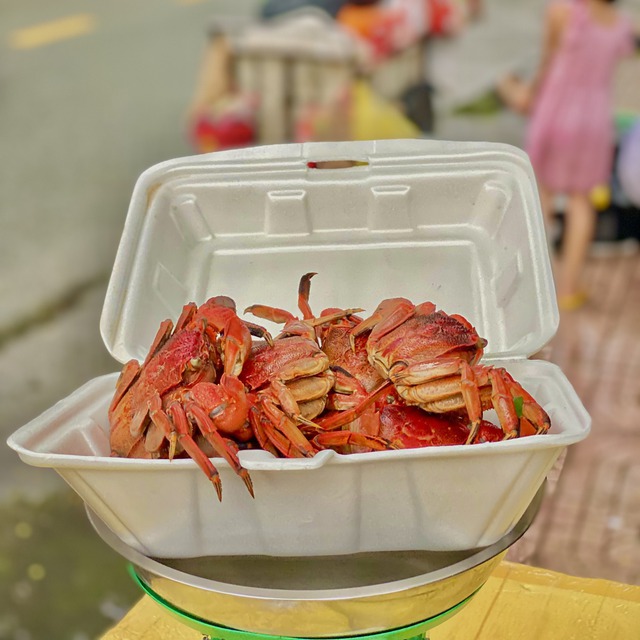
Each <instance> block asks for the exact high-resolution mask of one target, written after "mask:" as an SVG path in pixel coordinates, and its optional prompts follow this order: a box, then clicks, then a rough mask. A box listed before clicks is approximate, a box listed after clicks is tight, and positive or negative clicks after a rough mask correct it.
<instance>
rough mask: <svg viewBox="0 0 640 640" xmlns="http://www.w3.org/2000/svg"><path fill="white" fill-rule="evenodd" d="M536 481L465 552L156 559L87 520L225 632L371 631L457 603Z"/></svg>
mask: <svg viewBox="0 0 640 640" xmlns="http://www.w3.org/2000/svg"><path fill="white" fill-rule="evenodd" d="M544 487H545V485H544V484H543V485H542V487H541V488H540V489H539V491H538V493H537V494H536V496H535V498H534V499H533V501H532V502H531V504H530V505H529V507H528V509H527V510H526V512H525V513H524V515H523V516H522V518H521V519H520V521H519V522H518V524H517V525H516V526H515V527H514V528H513V529H512V530H511V531H510V532H509V533H508V534H507V535H505V536H504V537H503V538H501V539H500V540H499V541H498V542H496V543H495V544H493V545H490V546H488V547H485V548H482V549H473V550H468V551H440V552H434V551H402V552H387V553H360V554H353V555H345V556H318V557H296V558H282V557H269V556H217V557H205V558H186V559H157V558H150V557H148V556H145V555H143V554H142V553H140V552H138V551H137V550H135V549H132V548H131V547H129V546H128V545H126V544H125V543H123V542H122V541H121V540H120V539H119V538H118V537H117V536H116V535H115V534H114V533H113V532H112V531H111V530H110V529H109V528H108V527H107V526H106V525H105V524H104V523H103V522H102V521H101V520H100V519H99V518H98V517H97V516H96V515H95V514H94V513H93V512H92V511H91V510H90V509H89V508H88V507H87V514H88V517H89V520H90V522H91V524H92V525H93V527H94V529H95V530H96V532H97V533H98V535H99V536H100V537H101V538H102V540H103V541H104V542H106V543H107V544H108V545H109V546H110V547H111V548H113V549H114V550H115V551H116V552H117V553H119V554H120V555H121V556H123V557H124V558H125V559H126V560H128V561H129V562H130V563H131V564H132V565H133V569H134V571H135V574H136V576H137V579H138V580H139V581H140V584H141V586H142V587H143V589H144V590H145V591H147V593H149V594H150V595H152V596H153V597H154V598H155V599H156V600H157V601H159V602H160V603H161V604H162V603H164V604H166V605H167V607H168V608H169V609H170V610H171V611H172V612H173V613H178V614H179V615H182V617H183V618H186V619H191V620H192V621H202V622H203V623H205V625H206V623H210V624H212V625H216V626H219V627H227V628H230V630H240V631H244V632H248V633H253V634H266V635H273V636H289V637H293V638H326V637H344V636H355V635H364V634H377V633H382V632H385V631H388V630H391V629H400V628H403V627H407V626H411V625H416V624H418V623H420V622H423V621H426V620H428V619H430V618H434V617H436V616H441V614H443V613H446V612H448V611H449V610H452V609H456V608H459V605H461V604H462V603H464V602H465V601H467V600H468V599H469V598H470V597H471V596H472V595H473V594H474V593H475V592H476V591H477V590H478V589H479V588H480V587H481V586H482V585H483V584H484V583H485V582H486V581H487V579H488V578H489V576H490V575H491V572H492V571H493V570H494V568H495V567H496V566H497V565H498V564H499V563H500V561H501V560H502V558H503V557H504V555H505V554H506V552H507V550H508V548H509V547H510V546H511V545H512V544H513V543H514V542H516V541H517V540H518V539H519V538H520V537H521V536H522V535H523V534H524V533H525V532H526V531H527V529H528V528H529V526H530V525H531V523H532V522H533V520H534V518H535V515H536V514H537V512H538V509H539V507H540V504H541V502H542V499H543V495H544Z"/></svg>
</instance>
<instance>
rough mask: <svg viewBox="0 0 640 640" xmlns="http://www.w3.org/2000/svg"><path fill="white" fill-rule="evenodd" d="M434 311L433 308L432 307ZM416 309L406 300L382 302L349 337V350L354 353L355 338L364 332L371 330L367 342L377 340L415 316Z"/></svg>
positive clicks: (394, 299) (390, 299) (391, 299)
mask: <svg viewBox="0 0 640 640" xmlns="http://www.w3.org/2000/svg"><path fill="white" fill-rule="evenodd" d="M434 309H435V306H434ZM415 312H416V308H415V307H414V306H413V304H412V303H411V301H410V300H407V298H388V299H387V300H383V301H382V302H381V303H380V304H379V305H378V307H377V308H376V310H375V311H374V312H373V314H372V315H371V316H369V317H368V318H366V319H365V320H363V321H362V322H361V323H360V324H359V325H357V326H356V327H355V328H354V329H353V330H352V331H351V334H350V335H349V341H350V342H351V348H352V349H353V350H354V351H355V341H356V337H357V336H359V335H360V334H362V333H364V332H365V331H369V330H371V334H370V336H369V340H371V341H372V342H373V341H375V340H378V339H379V338H380V337H381V336H383V335H385V334H387V333H389V332H390V331H393V330H394V329H397V328H398V327H399V326H400V325H401V324H403V323H404V322H406V321H407V320H408V319H409V318H410V317H411V316H413V315H415Z"/></svg>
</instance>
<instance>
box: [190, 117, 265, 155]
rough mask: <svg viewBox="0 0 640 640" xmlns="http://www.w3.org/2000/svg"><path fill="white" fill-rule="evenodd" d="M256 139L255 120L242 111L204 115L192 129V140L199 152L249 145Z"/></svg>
mask: <svg viewBox="0 0 640 640" xmlns="http://www.w3.org/2000/svg"><path fill="white" fill-rule="evenodd" d="M254 141H255V128H254V125H253V122H252V121H251V119H250V118H249V117H247V115H245V114H241V113H226V114H224V115H221V116H219V117H216V118H212V117H210V116H207V115H204V116H202V117H200V118H199V119H198V121H197V122H196V124H195V126H194V127H193V131H192V142H193V145H194V147H195V148H196V150H197V151H198V153H209V152H211V151H220V150H222V149H237V148H239V147H247V146H250V145H251V144H253V143H254Z"/></svg>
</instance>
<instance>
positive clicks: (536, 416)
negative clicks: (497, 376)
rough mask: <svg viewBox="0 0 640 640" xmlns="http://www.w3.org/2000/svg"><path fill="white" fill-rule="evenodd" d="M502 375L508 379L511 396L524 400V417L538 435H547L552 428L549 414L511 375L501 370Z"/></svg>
mask: <svg viewBox="0 0 640 640" xmlns="http://www.w3.org/2000/svg"><path fill="white" fill-rule="evenodd" d="M501 371H502V375H503V376H504V377H505V378H506V383H507V387H508V388H509V392H510V393H511V396H512V397H513V398H514V400H515V398H518V397H520V398H522V415H523V417H524V418H526V419H527V420H528V421H529V422H531V423H532V424H533V425H534V427H535V429H536V433H547V431H549V428H550V427H551V418H549V415H548V414H547V412H546V411H545V410H544V409H543V408H542V407H541V406H540V405H539V404H538V403H537V402H536V400H535V399H534V398H533V396H532V395H531V394H529V393H527V391H525V389H523V388H522V385H521V384H520V383H519V382H517V381H516V380H514V379H513V378H512V377H511V376H510V375H509V373H507V372H506V371H504V369H503V370H501Z"/></svg>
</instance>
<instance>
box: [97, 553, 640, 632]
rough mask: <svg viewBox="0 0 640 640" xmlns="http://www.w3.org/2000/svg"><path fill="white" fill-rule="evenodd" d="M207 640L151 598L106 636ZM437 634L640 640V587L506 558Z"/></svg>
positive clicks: (132, 611) (437, 630)
mask: <svg viewBox="0 0 640 640" xmlns="http://www.w3.org/2000/svg"><path fill="white" fill-rule="evenodd" d="M132 638H135V639H136V640H152V639H153V640H169V639H171V640H201V638H202V635H201V634H200V633H198V632H197V631H194V630H192V629H189V628H188V627H186V626H184V625H183V624H181V623H180V622H178V621H177V620H175V619H174V618H173V617H172V616H170V615H169V614H168V613H166V612H165V611H163V609H162V608H161V607H160V606H158V605H157V604H156V603H155V602H153V600H151V599H150V598H149V597H147V596H145V597H143V598H142V600H140V602H138V604H136V605H135V606H134V607H133V609H131V611H130V612H129V613H128V614H127V616H125V618H123V620H121V621H120V623H119V624H118V625H116V626H115V627H114V628H113V629H111V630H110V631H108V632H107V633H106V634H105V635H104V636H103V637H102V640H131V639H132ZM429 638H430V640H514V639H516V638H517V639H518V640H540V639H543V640H556V639H557V640H570V639H575V640H578V639H581V640H586V639H589V640H638V638H640V587H637V586H631V585H626V584H620V583H617V582H610V581H608V580H590V579H587V578H575V577H572V576H568V575H564V574H561V573H557V572H555V571H547V570H546V569H538V568H535V567H528V566H525V565H520V564H514V563H511V562H503V563H502V564H501V565H500V566H499V567H498V568H497V569H496V571H495V572H494V574H493V575H492V576H491V577H490V578H489V580H488V582H487V583H486V584H485V585H484V587H482V589H480V591H479V592H478V594H477V595H476V596H475V597H474V598H473V599H472V600H471V602H470V603H469V604H468V605H467V606H466V607H465V608H464V609H462V611H461V612H460V613H458V614H457V615H455V616H454V617H453V618H451V619H450V620H448V621H447V622H445V623H443V624H442V625H440V626H439V627H436V628H435V629H432V630H431V631H430V632H429Z"/></svg>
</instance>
